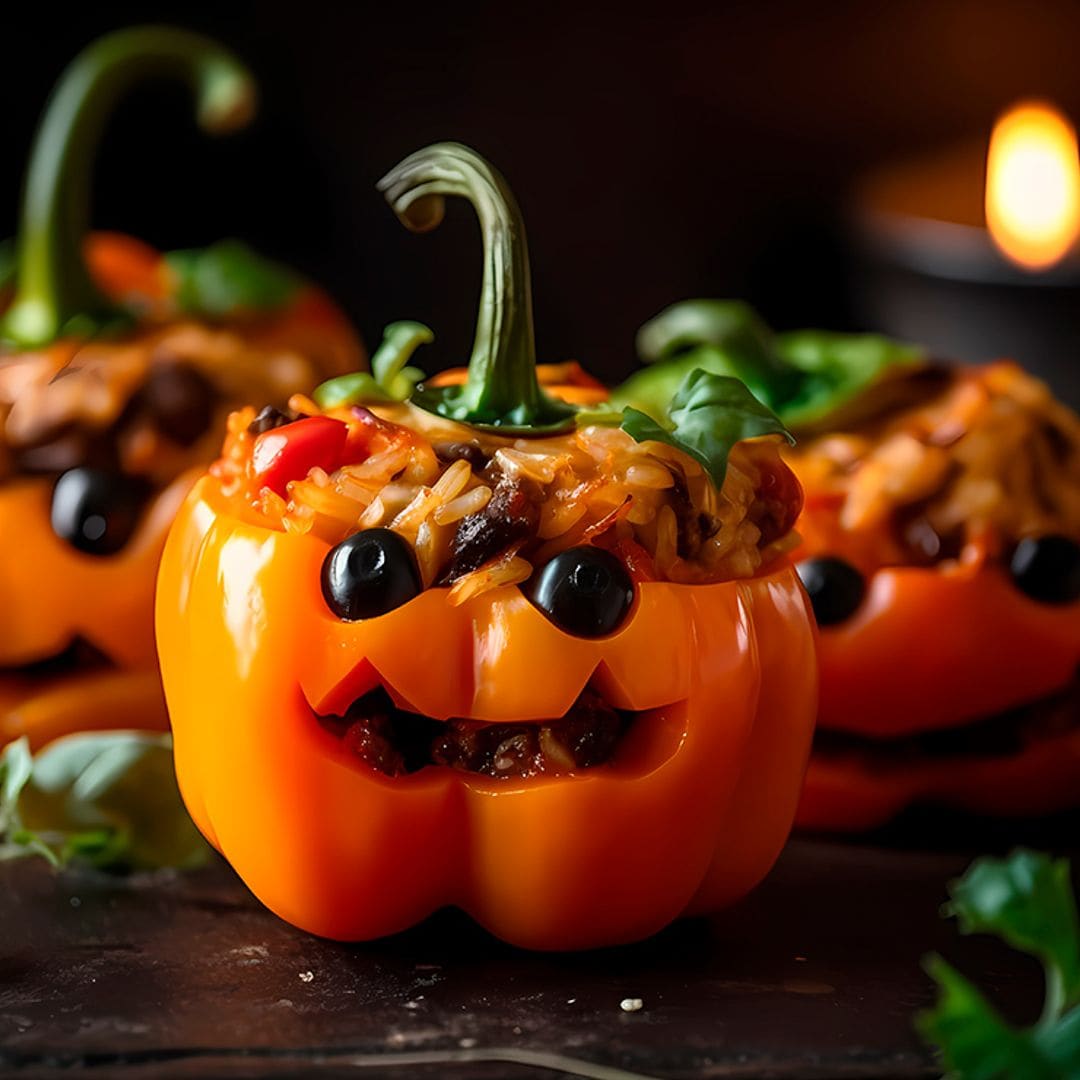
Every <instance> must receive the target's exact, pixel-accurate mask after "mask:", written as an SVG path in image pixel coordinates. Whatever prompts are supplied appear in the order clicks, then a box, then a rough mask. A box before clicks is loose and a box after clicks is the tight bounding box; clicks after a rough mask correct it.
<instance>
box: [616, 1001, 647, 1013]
mask: <svg viewBox="0 0 1080 1080" xmlns="http://www.w3.org/2000/svg"><path fill="white" fill-rule="evenodd" d="M644 1006H645V1002H644V1001H642V1000H641V998H623V999H622V1001H620V1002H619V1008H620V1009H622V1011H623V1012H639V1011H640V1010H641V1009H642V1008H644Z"/></svg>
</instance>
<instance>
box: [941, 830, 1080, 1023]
mask: <svg viewBox="0 0 1080 1080" xmlns="http://www.w3.org/2000/svg"><path fill="white" fill-rule="evenodd" d="M950 894H951V899H950V902H949V903H948V904H947V905H946V907H945V913H946V914H948V915H955V916H956V918H957V919H958V921H959V923H960V932H961V933H962V934H996V935H997V936H998V937H1000V938H1003V939H1004V940H1005V941H1007V942H1008V943H1009V944H1010V945H1011V946H1012V947H1013V948H1014V949H1020V950H1021V951H1023V952H1026V953H1030V954H1031V955H1032V956H1037V957H1038V958H1039V959H1040V960H1041V961H1042V962H1043V964H1045V965H1046V966H1047V967H1048V968H1051V969H1052V970H1053V971H1054V972H1055V977H1056V978H1057V979H1059V981H1060V986H1061V991H1062V994H1063V1004H1064V1005H1080V926H1078V925H1077V913H1076V900H1075V898H1074V897H1073V890H1072V882H1071V880H1070V878H1069V863H1068V860H1067V859H1056V860H1055V859H1051V857H1050V856H1049V855H1046V854H1044V853H1042V852H1037V851H1028V850H1026V849H1023V848H1021V849H1019V850H1017V851H1015V852H1013V853H1012V855H1011V856H1010V857H1009V858H1007V859H979V860H977V861H976V862H975V863H973V864H972V866H971V868H970V869H969V870H968V872H967V873H966V874H965V875H964V876H963V877H962V878H961V879H959V880H958V881H955V882H953V883H952V885H951V886H950Z"/></svg>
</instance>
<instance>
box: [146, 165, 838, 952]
mask: <svg viewBox="0 0 1080 1080" xmlns="http://www.w3.org/2000/svg"><path fill="white" fill-rule="evenodd" d="M390 183H391V186H392V188H394V189H397V188H398V185H399V184H400V186H401V188H402V189H403V190H400V191H398V194H396V195H394V198H395V199H396V200H397V206H398V208H399V212H402V213H403V214H405V212H406V210H403V209H402V207H403V206H404V207H405V208H406V209H407V206H408V205H409V204H410V193H411V192H415V191H424V192H426V193H429V194H430V193H431V192H433V191H434V192H442V191H448V192H453V193H462V191H468V192H472V191H473V189H474V188H481V187H482V188H483V190H482V193H481V195H482V197H481V196H480V195H477V196H476V198H475V201H476V203H477V204H478V206H479V207H481V208H482V209H481V220H482V223H483V224H484V231H485V240H486V243H487V247H488V253H489V255H488V258H487V259H486V260H485V267H486V272H485V283H484V288H483V292H484V297H485V301H484V305H483V311H484V312H485V313H486V315H487V319H486V321H485V322H484V323H483V324H482V329H481V331H480V332H479V333H478V336H477V345H476V348H475V349H474V353H473V356H472V360H471V362H470V366H469V370H468V372H467V374H464V375H459V376H457V377H454V376H449V377H444V378H441V379H436V380H431V381H429V382H427V383H426V384H424V385H423V386H422V387H421V388H418V389H417V390H416V391H415V392H414V391H413V388H412V386H411V383H409V384H408V385H404V384H403V383H402V381H401V380H400V379H399V376H401V375H402V374H403V372H408V371H410V370H412V369H409V368H405V367H404V364H405V363H406V361H407V359H408V354H409V352H411V351H412V348H413V347H414V346H415V345H416V344H417V343H419V342H420V341H423V340H425V338H427V337H429V336H430V335H429V334H428V332H426V331H425V329H424V328H422V327H419V326H417V324H395V326H394V327H392V328H391V330H390V331H388V336H387V340H386V342H384V345H383V346H382V347H381V348H380V349H379V350H378V351H377V352H376V353H375V356H374V357H373V361H372V371H373V375H374V377H372V376H363V377H360V376H347V377H345V378H344V379H339V380H335V381H333V382H332V383H329V384H326V385H325V386H323V387H320V388H319V390H318V391H317V392H316V395H315V401H314V402H312V403H311V404H310V407H306V408H305V410H304V411H305V413H306V414H307V415H306V416H305V418H304V419H301V420H299V421H296V422H293V423H290V424H283V425H281V426H278V427H275V428H272V429H270V430H264V431H259V430H257V429H255V430H253V429H252V428H251V421H252V417H253V416H254V410H251V409H249V410H246V411H245V412H243V413H241V414H238V415H237V416H235V417H234V419H233V420H232V422H231V425H230V431H231V434H230V438H229V440H228V441H227V443H226V447H225V451H224V453H223V456H222V458H221V460H220V461H219V462H218V464H217V465H216V466H215V468H214V469H213V470H212V472H211V475H209V476H206V477H204V478H203V479H202V480H200V481H199V483H198V484H197V486H196V488H195V489H194V491H193V492H192V494H191V496H190V497H189V498H188V500H187V501H186V503H185V505H184V507H183V509H182V510H181V512H180V514H179V516H178V518H177V522H176V525H175V527H174V529H173V531H172V533H171V534H170V537H169V541H168V544H167V546H166V550H165V555H164V557H163V560H162V567H161V575H160V578H159V589H158V602H157V632H158V645H159V650H160V654H161V662H162V673H163V676H164V682H165V688H166V696H167V698H168V703H169V711H170V716H171V720H172V727H173V734H174V740H175V748H176V763H177V775H178V777H179V780H180V787H181V791H182V793H183V795H184V798H185V801H186V803H187V805H188V808H189V810H190V811H191V814H192V817H193V818H194V820H195V821H196V823H197V824H198V825H199V827H200V828H201V829H202V831H203V832H204V833H205V835H206V836H207V837H208V838H209V839H210V840H211V841H212V842H213V843H214V844H215V845H216V846H217V847H218V849H219V850H220V851H221V852H222V853H223V854H224V855H225V857H226V858H227V859H229V861H230V862H231V863H232V865H233V867H234V868H235V869H236V870H237V872H238V873H239V874H240V875H241V877H242V878H243V879H244V880H245V882H247V884H248V885H249V886H250V887H251V888H252V890H253V891H254V892H255V893H256V895H257V896H259V897H260V898H261V899H262V900H263V901H264V902H265V903H266V904H267V905H268V906H270V907H271V908H272V909H273V910H275V911H276V912H278V913H279V914H281V915H282V916H283V917H285V918H287V919H289V920H291V921H292V922H294V923H296V924H297V925H299V926H301V927H303V928H305V929H308V930H312V931H314V932H316V933H320V934H324V935H328V936H331V937H336V938H343V939H368V938H373V937H377V936H381V935H384V934H389V933H392V932H395V931H397V930H400V929H402V928H404V927H407V926H409V925H411V924H412V923H414V922H416V921H417V920H419V919H421V918H423V917H424V916H425V915H427V914H428V913H429V912H431V911H433V910H435V909H436V908H439V907H442V906H444V905H450V904H452V905H457V906H459V907H461V908H464V909H465V910H466V911H468V912H469V913H471V914H472V915H473V916H474V917H475V918H476V919H477V920H479V921H480V922H481V923H482V924H483V925H485V926H487V927H488V928H490V929H491V930H492V931H493V932H494V933H496V934H498V935H499V936H500V937H502V938H504V939H505V940H507V941H510V942H513V943H516V944H519V945H524V946H528V947H534V948H575V947H588V946H596V945H603V944H610V943H615V942H623V941H629V940H634V939H636V938H640V937H644V936H646V935H648V934H650V933H652V932H654V931H656V930H658V929H659V928H660V927H662V926H663V925H664V924H666V923H667V922H668V921H670V920H671V919H672V918H674V917H676V916H677V915H679V914H681V913H684V912H703V911H711V910H714V909H715V908H717V907H719V906H722V905H723V904H725V903H728V902H730V901H732V900H734V899H736V898H737V897H739V896H741V895H742V894H744V893H745V892H746V891H747V890H748V889H750V888H751V887H752V886H753V885H754V884H755V883H756V882H757V881H758V880H759V879H760V878H761V877H762V876H763V874H764V873H765V872H766V871H767V870H768V868H769V867H770V866H771V864H772V862H773V860H774V859H775V857H776V855H777V854H778V852H779V850H780V848H781V846H782V844H783V842H784V839H785V838H786V835H787V832H788V829H789V827H790V822H791V817H792V815H793V813H794V807H795V803H796V799H797V795H798V790H799V785H800V781H801V777H802V772H803V769H804V766H805V760H806V755H807V753H808V749H809V742H810V735H811V729H812V725H813V716H814V712H815V681H816V665H815V662H814V655H813V647H814V635H813V629H812V625H811V620H810V618H809V611H808V606H807V602H806V597H805V594H804V592H803V591H802V589H801V587H800V585H799V583H798V580H797V577H796V575H795V571H794V569H793V567H792V566H791V564H790V562H789V560H788V558H787V557H786V552H787V551H788V550H790V547H791V545H792V543H793V539H792V534H791V526H792V523H793V521H794V518H795V516H796V514H797V512H798V507H799V503H800V498H801V495H800V492H799V489H798V486H797V484H795V483H794V481H793V479H792V477H791V474H790V472H789V470H788V469H787V468H786V467H785V466H784V465H783V464H782V463H781V461H780V458H779V455H778V450H777V446H776V445H775V443H774V442H773V441H763V440H755V441H751V442H745V441H741V440H742V439H743V433H744V432H745V433H746V434H758V433H760V432H762V431H763V430H766V431H775V430H776V429H777V425H776V422H775V418H772V417H771V416H769V415H768V414H766V413H764V412H763V411H762V410H761V409H760V406H758V405H757V403H755V402H753V401H752V399H750V398H749V395H748V394H747V393H746V391H745V389H744V388H743V387H741V384H734V381H733V380H727V381H721V383H720V384H718V385H716V386H710V387H709V389H710V390H711V391H715V393H716V401H717V402H719V404H716V405H715V410H716V411H715V412H714V413H712V414H710V415H712V416H714V417H715V418H716V420H717V426H716V430H718V431H719V430H725V431H729V432H731V440H730V442H731V444H732V445H730V446H725V447H724V448H723V461H720V450H719V449H718V447H719V443H718V442H716V443H709V447H710V448H711V449H715V450H716V455H714V456H713V457H711V458H710V457H708V456H707V455H705V454H704V453H703V454H702V458H704V460H705V464H702V461H701V460H700V459H696V458H695V457H694V456H693V455H692V454H691V453H689V452H687V451H686V450H683V449H680V446H679V445H678V436H679V431H678V429H677V428H676V430H675V432H674V433H673V434H672V435H671V438H672V439H673V440H674V443H675V445H668V444H667V443H666V442H665V441H664V440H665V439H666V438H668V435H667V434H666V433H665V432H660V433H659V435H660V437H659V438H655V437H654V436H653V434H652V433H651V432H650V434H649V435H648V436H647V437H646V438H643V439H642V440H641V441H638V439H637V437H636V436H634V435H632V434H631V433H630V430H629V428H627V429H626V430H624V429H622V428H619V427H618V426H615V425H617V424H618V423H619V421H620V419H621V418H620V417H619V415H618V414H614V415H611V414H610V413H608V414H604V408H605V404H604V393H603V391H602V389H600V388H598V387H597V386H596V384H595V383H592V382H591V381H586V380H583V379H581V378H577V379H575V385H569V386H568V385H549V386H548V387H547V389H546V390H545V389H542V387H541V385H540V383H545V382H548V381H549V379H550V378H554V379H558V378H565V377H567V376H568V375H569V374H571V371H572V369H568V368H565V367H564V368H559V369H553V370H549V371H544V370H541V371H540V372H539V375H540V380H539V382H538V380H537V373H536V371H535V369H534V359H533V358H534V346H533V339H532V325H531V318H530V315H529V305H528V302H527V288H526V282H527V274H526V271H525V268H524V261H523V260H524V255H523V250H522V247H521V245H523V230H522V227H521V224H520V221H519V220H518V219H517V217H516V214H515V212H514V210H513V208H512V203H511V201H510V198H509V195H508V193H507V192H506V190H505V187H504V186H503V182H502V181H501V178H499V177H498V176H497V174H495V173H494V172H493V170H490V167H489V166H487V165H486V163H484V162H482V161H481V160H480V159H478V158H477V157H476V156H475V155H474V154H473V153H472V152H471V151H468V150H465V149H464V148H462V147H456V146H442V147H435V148H431V149H430V150H428V151H421V152H420V153H419V154H417V155H414V156H413V158H411V159H409V161H407V162H406V163H405V164H404V165H403V166H401V167H399V170H398V171H397V173H395V174H392V176H391V180H390ZM488 215H490V216H488ZM493 218H494V219H496V220H492V219H493ZM425 221H426V222H427V224H428V225H430V224H431V217H430V215H425ZM492 267H502V268H504V269H505V273H500V274H493V273H492V271H491V268H492ZM507 320H510V321H509V322H508V321H507ZM417 374H418V373H417ZM413 381H415V380H413ZM405 382H406V383H408V380H407V379H406V380H405ZM741 395H745V397H743V396H741ZM395 398H398V399H399V400H398V401H395V400H394V399H395ZM406 398H408V399H409V401H408V402H406V401H405V400H404V399H406ZM571 401H573V402H574V403H575V405H586V404H589V405H591V406H592V412H590V413H589V414H588V416H586V414H584V413H581V412H578V413H577V420H578V424H577V426H576V427H575V412H574V407H572V406H571V405H569V404H568V403H569V402H571ZM710 407H711V406H710ZM744 407H745V408H747V409H749V412H748V413H746V414H745V415H744V413H743V412H741V411H740V410H741V409H743V408H744ZM601 414H604V415H601ZM744 420H745V423H746V424H747V425H749V427H744V426H742V425H743V421H744ZM761 425H769V426H765V427H763V426H761ZM710 430H711V429H710ZM710 438H711V435H710ZM736 443H737V445H734V444H736ZM729 450H730V455H728V451H729ZM725 465H726V470H725V468H724V466H725ZM710 468H711V470H712V471H709V470H710ZM211 688H212V689H211ZM269 837H272V841H270V842H268V838H269Z"/></svg>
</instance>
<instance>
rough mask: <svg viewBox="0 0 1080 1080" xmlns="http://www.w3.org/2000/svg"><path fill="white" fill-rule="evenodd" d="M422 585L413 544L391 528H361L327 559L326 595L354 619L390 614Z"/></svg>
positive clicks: (333, 607) (346, 616)
mask: <svg viewBox="0 0 1080 1080" xmlns="http://www.w3.org/2000/svg"><path fill="white" fill-rule="evenodd" d="M420 589H421V584H420V572H419V571H418V570H417V568H416V559H415V558H414V557H413V553H412V548H411V547H409V544H408V541H406V540H403V539H402V538H401V537H400V536H398V534H397V533H396V532H392V531H391V530H390V529H365V530H364V531H363V532H358V533H356V534H355V535H353V536H350V537H349V538H348V540H342V541H341V543H340V544H338V545H337V547H335V548H331V549H330V551H329V553H328V554H327V556H326V558H325V559H324V560H323V566H322V591H323V597H324V598H325V599H326V604H327V606H328V607H329V608H330V610H331V611H332V612H333V613H334V614H335V615H336V616H337V617H338V618H339V619H347V620H348V621H349V622H355V621H356V620H357V619H374V618H375V616H376V615H385V614H386V613H387V612H388V611H393V610H394V608H396V607H401V605H402V604H404V603H407V602H408V601H409V600H411V599H412V598H413V597H414V596H416V594H417V593H418V592H420Z"/></svg>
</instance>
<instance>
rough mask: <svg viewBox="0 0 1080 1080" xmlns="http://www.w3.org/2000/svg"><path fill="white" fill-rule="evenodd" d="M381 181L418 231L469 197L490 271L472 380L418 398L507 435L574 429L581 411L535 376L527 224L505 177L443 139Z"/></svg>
mask: <svg viewBox="0 0 1080 1080" xmlns="http://www.w3.org/2000/svg"><path fill="white" fill-rule="evenodd" d="M378 186H379V190H380V191H382V192H383V194H384V195H385V196H386V199H387V202H389V203H390V205H391V206H392V207H393V209H394V212H395V213H396V214H397V216H398V218H399V219H400V220H401V222H402V223H403V224H404V225H405V226H406V227H407V228H409V229H411V230H412V231H413V232H428V231H430V230H431V229H434V228H435V227H436V226H438V225H439V223H440V222H441V221H442V219H443V214H444V210H445V202H444V197H445V196H446V195H457V196H460V197H461V198H464V199H468V201H469V202H470V203H471V204H472V206H473V208H474V209H475V210H476V215H477V217H478V218H479V220H480V230H481V234H482V237H483V245H484V276H483V284H482V286H481V291H480V313H479V316H478V318H477V323H476V337H475V339H474V342H473V349H472V355H471V357H470V359H469V374H468V378H467V380H466V381H465V383H464V384H463V385H461V386H443V387H430V386H421V387H418V388H417V391H416V393H415V394H414V395H413V399H412V400H413V401H414V403H415V404H417V405H419V406H421V407H422V408H425V409H427V410H428V411H430V412H434V413H437V414H438V415H440V416H445V417H447V418H448V419H451V420H457V421H460V422H463V423H467V424H471V425H472V426H474V427H481V428H493V429H498V430H499V431H501V432H503V433H506V434H522V435H539V434H549V433H551V432H554V431H563V430H567V429H569V428H571V427H573V425H574V413H575V410H574V409H573V408H572V407H571V406H569V405H566V404H564V403H562V402H559V401H555V400H554V399H552V398H551V397H549V396H548V395H547V394H545V393H544V391H543V390H542V389H541V387H540V384H539V383H538V381H537V378H536V339H535V334H534V330H533V314H532V287H531V283H530V279H529V255H528V248H527V245H526V241H525V226H524V223H523V222H522V219H521V212H520V211H519V210H518V207H517V203H516V202H515V201H514V196H513V194H512V193H511V191H510V189H509V187H508V186H507V184H506V181H505V180H504V179H503V178H502V177H501V176H500V175H499V173H498V172H497V171H496V170H495V169H494V168H492V166H491V165H489V164H488V163H487V162H486V161H485V160H484V159H483V158H482V157H480V155H479V154H477V153H476V152H475V151H474V150H470V149H469V148H468V147H465V146H461V145H460V144H458V143H437V144H436V145H434V146H429V147H427V148H426V149H424V150H419V151H417V152H416V153H415V154H412V155H410V156H409V157H407V158H406V159H405V160H404V161H402V162H401V164H399V165H398V166H397V167H396V168H394V169H392V170H391V171H390V172H389V173H387V175H386V176H385V177H383V179H382V180H380V181H379V185H378Z"/></svg>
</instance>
